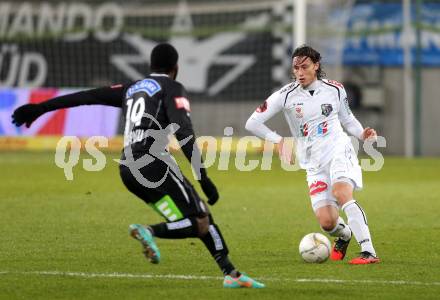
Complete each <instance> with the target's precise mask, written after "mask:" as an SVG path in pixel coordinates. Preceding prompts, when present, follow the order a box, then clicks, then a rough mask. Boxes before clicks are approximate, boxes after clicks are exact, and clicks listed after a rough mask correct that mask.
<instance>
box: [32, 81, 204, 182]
mask: <svg viewBox="0 0 440 300" xmlns="http://www.w3.org/2000/svg"><path fill="white" fill-rule="evenodd" d="M91 104H102V105H109V106H115V107H121V108H122V109H123V116H124V117H125V118H124V122H125V125H124V147H130V148H131V152H132V153H133V155H134V156H141V155H142V154H144V153H149V151H150V147H151V146H152V144H153V143H154V142H155V141H156V142H157V139H158V138H160V139H164V138H166V135H167V133H168V134H169V133H174V134H175V136H176V138H177V140H179V141H182V140H185V143H184V145H182V146H181V148H182V151H183V153H184V154H185V156H186V157H187V159H188V160H189V161H191V157H192V156H193V155H197V157H200V152H199V150H198V148H197V146H196V147H194V143H195V134H194V130H193V127H192V123H191V119H190V105H189V101H188V96H187V92H186V91H185V88H184V87H183V85H182V84H180V83H179V82H177V81H175V80H172V79H170V78H169V77H168V76H167V75H164V74H151V75H150V76H148V77H146V78H144V79H142V80H139V81H136V82H131V83H128V84H119V85H113V86H110V87H103V88H97V89H92V90H87V91H81V92H78V93H74V94H69V95H64V96H60V97H56V98H54V99H51V100H49V101H46V102H43V103H41V104H40V105H41V106H42V107H43V109H44V111H45V112H48V111H52V110H56V109H60V108H67V107H74V106H79V105H91ZM158 135H159V136H158ZM167 143H168V141H167V140H166V141H165V140H163V141H162V144H163V147H164V148H165V146H166V144H167ZM159 144H160V143H159ZM163 150H165V149H163ZM124 152H125V151H124ZM193 152H194V153H193ZM123 159H124V153H123ZM195 161H197V160H195ZM198 162H200V160H198ZM197 169H200V168H199V166H197ZM200 171H201V176H202V177H204V176H206V174H205V171H204V169H200Z"/></svg>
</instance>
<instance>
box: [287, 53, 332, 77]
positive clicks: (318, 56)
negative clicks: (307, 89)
mask: <svg viewBox="0 0 440 300" xmlns="http://www.w3.org/2000/svg"><path fill="white" fill-rule="evenodd" d="M297 56H307V57H309V58H310V59H311V60H312V61H313V63H315V64H316V63H317V62H319V68H318V70H316V76H317V77H318V79H322V78H323V77H325V72H324V71H323V70H322V67H321V58H322V57H321V53H319V52H318V51H316V50H315V49H313V48H312V47H310V46H307V45H302V46H299V47H298V48H296V49H295V51H293V54H292V59H294V58H295V57H297ZM293 76H294V77H295V75H293Z"/></svg>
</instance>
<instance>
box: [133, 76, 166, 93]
mask: <svg viewBox="0 0 440 300" xmlns="http://www.w3.org/2000/svg"><path fill="white" fill-rule="evenodd" d="M161 89H162V88H161V87H160V84H159V83H158V82H157V81H156V80H154V79H151V78H147V79H143V80H141V81H138V82H136V83H135V84H133V85H132V86H131V87H130V88H129V89H128V91H127V97H128V98H130V97H132V96H133V94H135V93H137V92H140V91H143V92H146V93H147V94H148V96H150V97H153V96H154V94H156V93H157V92H159V91H160V90H161Z"/></svg>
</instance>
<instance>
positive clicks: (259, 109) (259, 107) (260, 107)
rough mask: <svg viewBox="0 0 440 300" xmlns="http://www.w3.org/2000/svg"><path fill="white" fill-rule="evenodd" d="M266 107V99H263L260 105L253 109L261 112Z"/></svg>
mask: <svg viewBox="0 0 440 300" xmlns="http://www.w3.org/2000/svg"><path fill="white" fill-rule="evenodd" d="M266 109H267V101H264V102H263V103H262V104H261V105H260V106H258V107H257V109H256V110H255V111H256V112H258V113H262V112H265V111H266Z"/></svg>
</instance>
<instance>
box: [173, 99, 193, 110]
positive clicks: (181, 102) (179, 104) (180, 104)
mask: <svg viewBox="0 0 440 300" xmlns="http://www.w3.org/2000/svg"><path fill="white" fill-rule="evenodd" d="M174 102H175V103H176V108H177V109H181V108H183V109H184V110H186V111H187V112H190V111H191V108H190V106H189V101H188V99H186V98H185V97H175V98H174Z"/></svg>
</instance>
